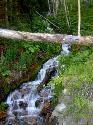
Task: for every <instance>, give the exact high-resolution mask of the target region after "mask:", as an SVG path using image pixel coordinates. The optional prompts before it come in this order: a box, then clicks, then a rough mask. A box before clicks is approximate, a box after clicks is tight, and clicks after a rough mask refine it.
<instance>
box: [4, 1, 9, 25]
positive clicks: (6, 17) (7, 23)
mask: <svg viewBox="0 0 93 125" xmlns="http://www.w3.org/2000/svg"><path fill="white" fill-rule="evenodd" d="M5 2H6V6H5V11H6V13H5V20H6V27H8V25H9V22H8V1H7V0H5Z"/></svg>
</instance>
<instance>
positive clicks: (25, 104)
mask: <svg viewBox="0 0 93 125" xmlns="http://www.w3.org/2000/svg"><path fill="white" fill-rule="evenodd" d="M19 106H20V108H23V109H25V108H26V107H27V106H28V104H27V102H23V101H20V102H19Z"/></svg>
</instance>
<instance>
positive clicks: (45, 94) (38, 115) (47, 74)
mask: <svg viewBox="0 0 93 125" xmlns="http://www.w3.org/2000/svg"><path fill="white" fill-rule="evenodd" d="M68 48H69V45H68V44H63V45H62V50H63V51H62V52H61V54H68V53H69V49H68ZM57 58H58V56H57V57H54V58H51V59H49V60H48V61H47V62H45V63H44V64H43V66H42V68H41V70H40V71H39V73H38V75H37V77H36V79H35V80H34V81H30V82H27V83H23V84H22V85H21V86H20V88H19V89H17V90H15V91H14V92H12V93H10V95H9V96H8V98H7V101H6V102H7V104H8V105H9V108H8V111H7V115H8V117H7V118H6V123H5V125H45V118H44V115H45V114H44V113H43V115H42V110H43V108H44V106H45V105H46V103H47V104H48V103H49V102H50V101H51V99H52V98H53V88H51V86H46V84H47V83H48V81H49V79H51V78H52V77H55V76H57V75H58V73H57V67H58V60H57ZM43 86H44V87H43ZM46 125H48V124H46Z"/></svg>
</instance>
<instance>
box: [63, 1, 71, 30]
mask: <svg viewBox="0 0 93 125" xmlns="http://www.w3.org/2000/svg"><path fill="white" fill-rule="evenodd" d="M64 9H65V15H66V22H67V26H68V29H70V22H69V18H68V10H67V5H66V0H64Z"/></svg>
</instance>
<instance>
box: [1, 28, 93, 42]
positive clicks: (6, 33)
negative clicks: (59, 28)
mask: <svg viewBox="0 0 93 125" xmlns="http://www.w3.org/2000/svg"><path fill="white" fill-rule="evenodd" d="M0 37H1V38H7V39H18V40H26V41H31V40H32V41H43V42H44V41H47V42H53V43H56V42H58V43H73V42H78V41H79V43H84V44H86V43H93V37H92V36H82V37H78V36H73V35H66V34H48V33H30V32H21V31H14V30H8V29H0Z"/></svg>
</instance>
